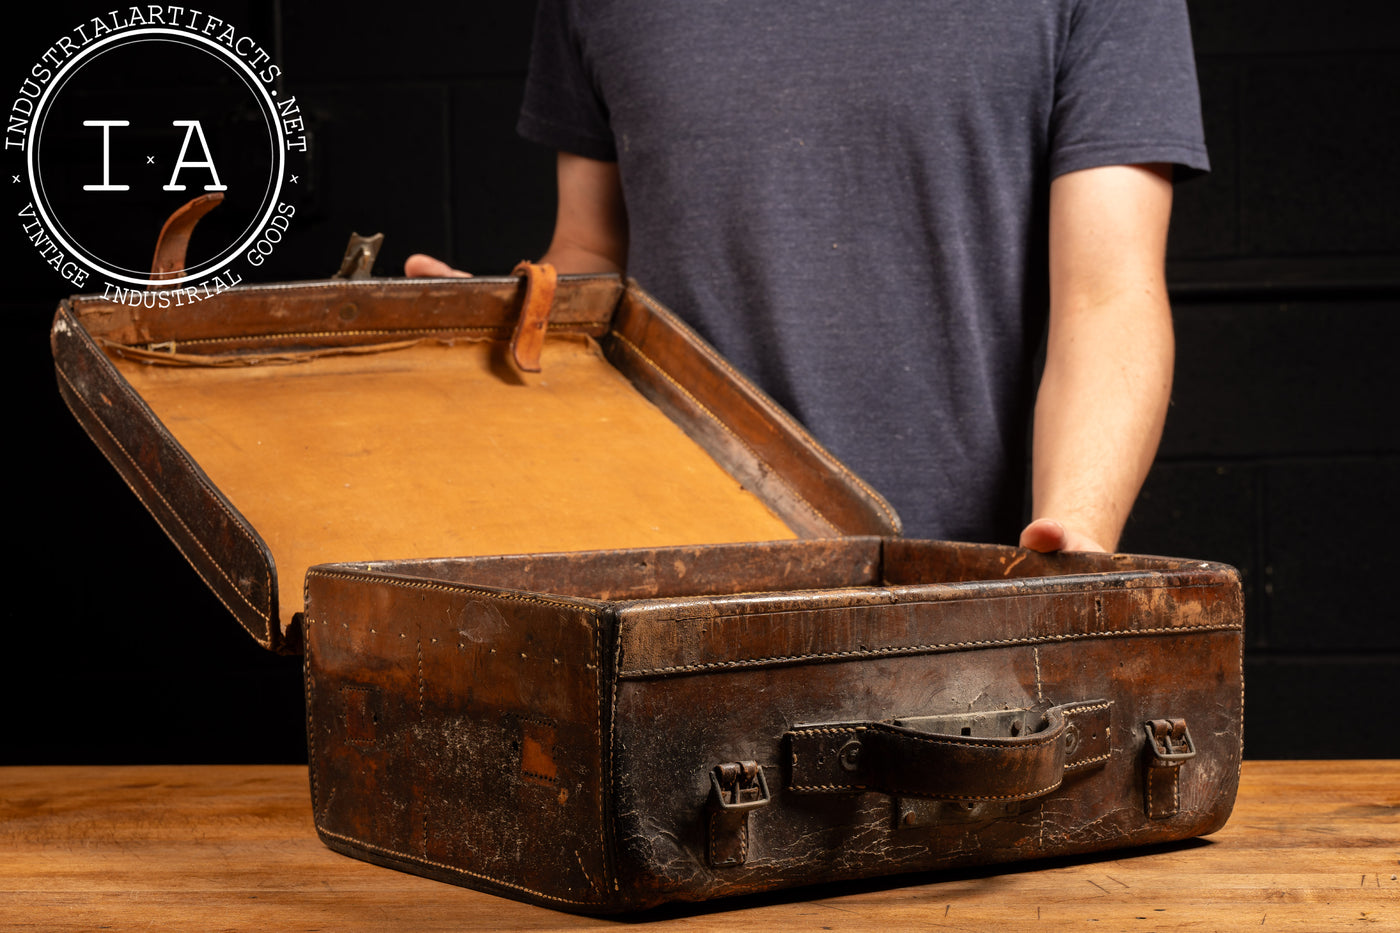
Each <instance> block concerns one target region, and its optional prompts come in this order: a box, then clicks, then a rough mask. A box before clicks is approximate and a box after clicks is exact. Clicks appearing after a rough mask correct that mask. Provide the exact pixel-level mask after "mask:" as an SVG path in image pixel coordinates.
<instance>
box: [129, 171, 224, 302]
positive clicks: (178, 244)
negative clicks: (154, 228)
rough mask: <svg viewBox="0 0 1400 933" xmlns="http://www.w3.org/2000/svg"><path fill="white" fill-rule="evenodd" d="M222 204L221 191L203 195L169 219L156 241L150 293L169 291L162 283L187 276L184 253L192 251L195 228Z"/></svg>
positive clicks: (182, 206) (178, 208)
mask: <svg viewBox="0 0 1400 933" xmlns="http://www.w3.org/2000/svg"><path fill="white" fill-rule="evenodd" d="M223 200H224V193H223V192H222V191H215V192H213V193H211V194H203V195H200V196H199V197H197V198H194V199H192V200H189V201H186V202H185V203H184V204H181V205H180V206H179V207H177V208H176V209H175V212H174V213H173V214H171V215H170V216H169V217H168V218H166V221H165V225H164V226H163V227H161V228H160V236H158V237H156V252H155V255H154V256H152V257H151V284H150V285H148V286H147V290H153V289H157V288H166V287H168V286H164V285H161V284H160V283H161V282H164V281H167V280H169V279H178V278H179V277H180V276H182V275H184V274H185V250H186V249H188V248H189V245H190V234H191V233H193V232H194V226H195V224H197V223H199V218H201V217H203V216H204V215H205V214H207V213H209V212H210V211H212V210H213V209H214V208H216V207H218V206H219V205H220V204H221V203H222V202H223Z"/></svg>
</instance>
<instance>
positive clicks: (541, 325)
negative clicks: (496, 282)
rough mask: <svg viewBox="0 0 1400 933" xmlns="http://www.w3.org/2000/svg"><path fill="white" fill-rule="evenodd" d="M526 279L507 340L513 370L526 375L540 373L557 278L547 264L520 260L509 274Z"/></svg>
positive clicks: (551, 267) (552, 268) (556, 274)
mask: <svg viewBox="0 0 1400 933" xmlns="http://www.w3.org/2000/svg"><path fill="white" fill-rule="evenodd" d="M511 274H512V275H519V276H523V277H524V279H525V300H524V301H522V302H521V303H520V319H519V320H518V321H516V323H515V332H514V333H513V334H511V338H510V356H511V359H512V360H513V361H514V362H515V365H516V368H518V369H520V370H522V371H523V372H527V373H537V372H539V371H540V352H541V351H542V350H543V349H544V333H545V329H546V328H547V327H548V326H549V309H550V307H552V306H553V304H554V289H555V286H556V285H557V284H558V281H559V275H558V273H556V272H555V271H554V267H553V266H551V265H549V264H548V263H535V262H529V261H522V262H520V263H517V264H516V266H515V268H514V269H513V270H512V271H511Z"/></svg>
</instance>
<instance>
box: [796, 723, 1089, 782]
mask: <svg viewBox="0 0 1400 933" xmlns="http://www.w3.org/2000/svg"><path fill="white" fill-rule="evenodd" d="M1111 711H1112V704H1111V703H1110V702H1108V701H1106V700H1086V701H1084V702H1079V703H1067V704H1063V705H1060V706H1054V707H1051V708H1050V709H1047V710H1045V712H1044V714H1043V715H1044V724H1043V726H1042V728H1040V729H1038V730H1037V731H1035V732H1031V733H1029V734H1027V735H1023V736H1017V737H1008V738H1000V737H986V736H972V735H943V734H940V733H935V732H927V731H923V730H919V729H911V728H909V727H907V726H898V725H895V724H894V723H892V722H858V723H835V724H831V725H820V726H802V727H799V728H796V729H793V730H792V731H791V732H789V733H788V743H789V744H788V750H789V753H790V755H791V759H790V761H791V765H792V767H791V772H790V773H791V781H790V783H789V787H788V789H789V790H791V791H795V792H797V793H818V794H819V793H852V792H861V791H876V792H879V793H884V794H892V795H899V796H909V797H930V798H936V799H942V800H1028V799H1030V798H1032V797H1039V796H1042V795H1044V794H1048V793H1050V792H1051V791H1053V790H1054V789H1055V788H1057V787H1059V786H1060V783H1061V782H1062V781H1063V780H1064V776H1065V774H1066V772H1071V771H1077V770H1082V769H1084V768H1088V767H1093V766H1097V765H1100V764H1102V763H1103V762H1105V761H1107V760H1108V756H1109V754H1110V750H1111V742H1110V737H1109V736H1110V732H1109V726H1110V713H1111Z"/></svg>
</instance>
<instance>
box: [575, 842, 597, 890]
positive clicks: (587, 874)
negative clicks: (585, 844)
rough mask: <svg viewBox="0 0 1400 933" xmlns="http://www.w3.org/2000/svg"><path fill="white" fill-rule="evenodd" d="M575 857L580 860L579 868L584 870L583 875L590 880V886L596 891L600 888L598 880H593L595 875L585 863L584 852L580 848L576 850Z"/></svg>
mask: <svg viewBox="0 0 1400 933" xmlns="http://www.w3.org/2000/svg"><path fill="white" fill-rule="evenodd" d="M574 858H575V859H576V860H577V861H578V870H579V871H581V872H583V877H584V878H585V879H587V880H588V886H589V887H590V888H592V889H593V890H594V891H597V890H598V882H596V881H594V880H593V876H592V875H590V874H589V873H588V869H587V868H585V867H584V865H583V853H581V852H579V850H578V849H575V850H574Z"/></svg>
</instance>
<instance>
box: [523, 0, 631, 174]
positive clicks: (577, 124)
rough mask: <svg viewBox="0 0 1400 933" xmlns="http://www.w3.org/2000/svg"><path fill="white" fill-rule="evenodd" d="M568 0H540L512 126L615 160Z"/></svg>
mask: <svg viewBox="0 0 1400 933" xmlns="http://www.w3.org/2000/svg"><path fill="white" fill-rule="evenodd" d="M571 6H572V4H571V2H570V0H540V4H539V8H538V10H537V12H536V16H535V36H534V42H533V44H532V46H531V48H530V71H529V75H528V77H527V79H526V81H525V100H524V103H523V105H522V106H521V108H520V120H519V122H518V123H517V124H516V130H517V131H518V132H519V133H520V135H521V136H524V137H525V138H526V139H529V140H532V141H534V142H537V143H542V144H543V145H546V146H549V147H550V148H552V149H560V150H563V151H565V152H572V153H574V154H576V155H581V156H587V157H588V158H591V159H600V160H603V161H608V162H612V161H616V160H617V148H616V146H615V145H614V143H613V135H612V130H611V128H610V126H609V123H608V112H607V106H606V104H605V103H604V102H603V100H602V98H601V97H600V95H599V94H598V93H597V91H596V89H595V84H594V81H593V80H592V77H591V75H590V73H589V69H588V67H587V66H586V64H585V62H584V55H583V49H582V44H581V42H580V40H579V32H578V30H577V28H576V23H575V21H574V16H573V13H574V11H573V10H572V9H571Z"/></svg>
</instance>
